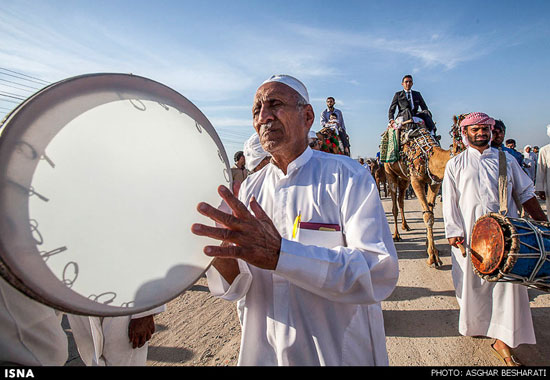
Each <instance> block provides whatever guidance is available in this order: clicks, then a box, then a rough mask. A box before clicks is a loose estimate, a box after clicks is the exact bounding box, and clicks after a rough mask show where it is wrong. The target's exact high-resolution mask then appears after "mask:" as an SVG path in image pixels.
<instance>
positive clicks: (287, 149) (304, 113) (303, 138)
mask: <svg viewBox="0 0 550 380" xmlns="http://www.w3.org/2000/svg"><path fill="white" fill-rule="evenodd" d="M298 99H299V95H298V94H297V93H296V91H294V90H293V89H291V88H290V87H288V86H287V85H285V84H282V83H279V82H269V83H266V84H264V85H262V86H261V87H260V88H259V89H258V91H257V92H256V96H255V97H254V104H253V106H252V117H253V123H254V129H255V130H256V132H258V135H259V136H260V143H261V144H262V147H263V148H264V150H265V151H266V152H269V153H271V154H272V155H273V154H274V153H275V154H277V153H278V152H281V153H291V152H294V151H295V150H299V149H303V148H305V147H306V145H307V143H308V139H307V136H308V132H309V128H310V126H311V125H312V124H313V117H314V114H313V109H312V108H311V106H310V105H309V104H308V105H303V106H298V104H297V102H298Z"/></svg>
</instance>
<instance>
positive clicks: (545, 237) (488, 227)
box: [470, 213, 550, 292]
mask: <svg viewBox="0 0 550 380" xmlns="http://www.w3.org/2000/svg"><path fill="white" fill-rule="evenodd" d="M470 248H471V249H470V256H471V260H472V264H473V267H474V271H475V272H476V273H477V274H478V275H479V276H480V277H481V278H483V279H485V280H487V281H492V282H495V281H501V282H513V283H519V284H523V285H526V286H530V287H533V288H537V289H540V290H543V291H547V292H548V291H550V223H547V222H535V221H530V220H527V219H520V218H508V217H505V216H502V215H501V214H498V213H490V214H487V215H484V216H483V217H481V218H479V219H478V220H477V222H476V223H475V225H474V229H473V231H472V239H471V247H470Z"/></svg>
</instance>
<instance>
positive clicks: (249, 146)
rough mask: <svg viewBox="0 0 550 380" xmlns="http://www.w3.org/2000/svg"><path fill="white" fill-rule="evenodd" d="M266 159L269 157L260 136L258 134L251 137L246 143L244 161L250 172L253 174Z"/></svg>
mask: <svg viewBox="0 0 550 380" xmlns="http://www.w3.org/2000/svg"><path fill="white" fill-rule="evenodd" d="M266 157H269V153H267V152H266V151H265V150H264V148H262V144H260V136H258V134H257V133H256V132H254V133H253V134H252V136H250V137H249V139H248V140H246V142H245V143H244V159H245V165H246V168H247V169H248V171H250V172H252V171H254V169H255V168H256V166H258V165H259V164H260V162H262V160H263V159H264V158H266Z"/></svg>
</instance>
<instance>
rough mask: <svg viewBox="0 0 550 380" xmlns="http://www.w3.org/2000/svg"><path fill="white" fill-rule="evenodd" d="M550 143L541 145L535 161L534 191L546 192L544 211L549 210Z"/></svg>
mask: <svg viewBox="0 0 550 380" xmlns="http://www.w3.org/2000/svg"><path fill="white" fill-rule="evenodd" d="M549 171H550V144H548V145H545V146H543V147H542V148H541V149H540V151H539V158H538V162H537V176H536V178H537V181H536V183H535V190H536V191H544V192H546V213H547V215H548V212H549V211H550V172H549Z"/></svg>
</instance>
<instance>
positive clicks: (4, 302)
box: [0, 277, 69, 366]
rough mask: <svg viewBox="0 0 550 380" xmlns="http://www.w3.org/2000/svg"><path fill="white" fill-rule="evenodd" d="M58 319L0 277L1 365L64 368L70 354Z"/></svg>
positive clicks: (59, 314) (52, 312)
mask: <svg viewBox="0 0 550 380" xmlns="http://www.w3.org/2000/svg"><path fill="white" fill-rule="evenodd" d="M61 317H62V314H61V313H58V312H56V311H54V310H53V309H51V308H49V307H47V306H44V305H42V304H40V303H38V302H36V301H34V300H32V299H30V298H29V297H27V296H26V295H24V294H23V293H21V292H19V291H18V290H16V289H15V288H13V287H12V286H11V285H10V284H8V283H7V282H6V281H4V279H3V278H1V277H0V365H22V366H62V365H64V364H65V362H66V361H67V358H68V355H69V351H68V342H67V334H65V331H63V328H62V327H61Z"/></svg>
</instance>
